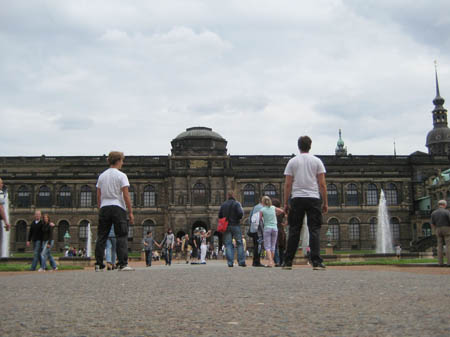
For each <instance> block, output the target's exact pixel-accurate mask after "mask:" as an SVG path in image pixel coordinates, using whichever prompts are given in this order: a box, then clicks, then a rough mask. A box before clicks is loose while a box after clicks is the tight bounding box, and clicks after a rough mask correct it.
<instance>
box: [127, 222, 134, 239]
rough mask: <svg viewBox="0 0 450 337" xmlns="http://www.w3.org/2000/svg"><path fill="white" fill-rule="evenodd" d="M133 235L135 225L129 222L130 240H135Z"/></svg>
mask: <svg viewBox="0 0 450 337" xmlns="http://www.w3.org/2000/svg"><path fill="white" fill-rule="evenodd" d="M133 236H134V227H133V226H132V225H131V224H129V225H128V241H133Z"/></svg>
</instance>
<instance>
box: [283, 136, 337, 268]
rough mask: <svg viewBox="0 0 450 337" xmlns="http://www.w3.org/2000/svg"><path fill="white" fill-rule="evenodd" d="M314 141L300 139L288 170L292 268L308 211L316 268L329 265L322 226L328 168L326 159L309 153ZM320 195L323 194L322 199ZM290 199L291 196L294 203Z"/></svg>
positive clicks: (288, 265)
mask: <svg viewBox="0 0 450 337" xmlns="http://www.w3.org/2000/svg"><path fill="white" fill-rule="evenodd" d="M311 143H312V141H311V138H309V137H308V136H302V137H300V138H299V139H298V147H299V150H300V155H297V156H295V157H294V158H292V159H291V160H289V162H288V164H287V165H286V169H285V171H284V175H285V185H284V202H285V206H284V210H285V212H286V213H288V224H289V238H288V245H287V249H286V255H285V263H284V265H283V266H284V269H292V261H293V260H294V257H295V253H296V252H297V248H298V243H299V240H300V231H301V228H302V225H303V218H304V217H305V214H306V216H307V221H308V229H309V245H310V248H311V261H312V265H313V269H314V270H324V269H325V266H324V264H323V260H322V258H321V257H320V227H321V226H322V212H323V213H324V214H325V213H327V212H328V198H327V185H326V181H325V172H326V171H325V167H324V165H323V163H322V161H321V160H320V159H319V158H317V157H316V156H313V155H312V154H310V153H309V150H310V149H311ZM320 196H322V201H321V200H320ZM289 200H291V203H290V205H289V203H288V201H289ZM321 203H322V205H321ZM321 206H322V207H321Z"/></svg>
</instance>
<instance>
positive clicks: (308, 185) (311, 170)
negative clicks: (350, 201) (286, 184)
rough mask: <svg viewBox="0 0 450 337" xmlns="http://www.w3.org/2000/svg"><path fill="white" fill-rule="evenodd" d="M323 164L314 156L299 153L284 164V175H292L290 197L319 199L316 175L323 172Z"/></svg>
mask: <svg viewBox="0 0 450 337" xmlns="http://www.w3.org/2000/svg"><path fill="white" fill-rule="evenodd" d="M325 172H326V170H325V166H324V165H323V163H322V161H321V160H320V159H319V158H317V157H316V156H314V155H312V154H309V153H300V154H299V155H297V156H295V157H294V158H292V159H291V160H289V162H288V163H287V165H286V168H285V170H284V175H286V176H292V177H293V182H292V192H291V195H292V198H317V199H320V194H319V183H318V181H317V175H318V174H320V173H325Z"/></svg>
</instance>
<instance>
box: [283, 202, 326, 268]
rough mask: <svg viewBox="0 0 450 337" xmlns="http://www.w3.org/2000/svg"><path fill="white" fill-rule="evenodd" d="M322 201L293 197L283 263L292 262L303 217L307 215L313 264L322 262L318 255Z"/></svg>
mask: <svg viewBox="0 0 450 337" xmlns="http://www.w3.org/2000/svg"><path fill="white" fill-rule="evenodd" d="M321 206H322V202H321V201H320V199H316V198H293V199H292V200H291V207H290V208H289V215H288V224H289V238H288V246H287V249H286V254H285V263H286V264H292V261H293V260H294V257H295V253H296V252H297V249H298V242H299V241H300V231H301V229H302V225H303V218H304V217H305V214H306V216H307V223H308V229H309V246H310V248H311V262H312V264H313V265H317V264H319V263H322V261H323V260H322V258H321V257H320V227H321V226H322V210H321Z"/></svg>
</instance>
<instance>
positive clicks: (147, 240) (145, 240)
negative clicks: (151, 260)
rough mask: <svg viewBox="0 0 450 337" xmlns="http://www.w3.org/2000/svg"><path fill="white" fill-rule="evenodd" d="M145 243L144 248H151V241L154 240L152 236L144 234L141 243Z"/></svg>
mask: <svg viewBox="0 0 450 337" xmlns="http://www.w3.org/2000/svg"><path fill="white" fill-rule="evenodd" d="M144 242H145V243H146V244H147V246H144V249H145V250H153V243H154V242H155V240H153V236H150V237H148V236H146V237H145V238H144V240H143V243H144Z"/></svg>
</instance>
